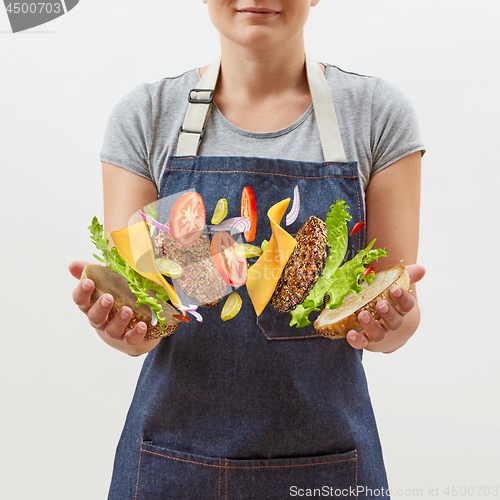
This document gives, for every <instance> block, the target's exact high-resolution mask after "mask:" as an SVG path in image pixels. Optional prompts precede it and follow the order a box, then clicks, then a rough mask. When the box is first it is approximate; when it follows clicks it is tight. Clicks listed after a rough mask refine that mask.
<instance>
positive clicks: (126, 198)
mask: <svg viewBox="0 0 500 500" xmlns="http://www.w3.org/2000/svg"><path fill="white" fill-rule="evenodd" d="M102 174H103V186H104V231H105V232H110V233H111V231H116V230H118V229H122V228H124V227H126V226H128V225H129V220H130V217H131V216H132V215H133V214H134V213H135V212H137V210H140V209H142V208H143V207H145V206H146V205H147V204H148V203H151V202H153V201H156V199H157V198H158V192H157V190H156V186H155V185H154V184H153V183H152V182H151V181H149V180H147V179H145V178H143V177H141V176H139V175H137V174H134V173H132V172H129V171H127V170H125V169H123V168H120V167H117V166H115V165H111V164H109V163H103V164H102ZM85 264H86V263H85V262H81V261H76V262H72V263H71V264H70V266H69V270H70V272H71V274H72V275H73V276H75V277H76V278H79V277H80V276H81V273H82V270H83V267H84V266H85ZM93 290H94V283H93V281H92V280H89V279H86V280H83V281H81V282H80V283H79V284H78V285H77V287H76V288H75V290H74V291H73V300H74V302H75V303H76V304H77V305H78V307H79V308H80V309H81V310H82V311H83V312H84V313H85V314H86V315H87V317H88V319H89V323H90V325H91V326H92V327H93V328H95V330H96V331H97V333H98V334H99V336H100V337H101V338H102V340H104V342H106V343H107V344H108V345H110V346H111V347H114V348H115V349H118V350H119V351H122V352H124V353H126V354H129V355H131V356H139V355H141V354H144V353H146V352H149V351H151V350H152V349H154V348H155V347H156V346H157V345H158V343H159V341H160V339H155V340H149V341H145V340H144V335H145V334H146V325H145V324H144V323H143V322H140V323H139V324H138V325H137V326H136V327H135V328H133V329H132V330H130V331H128V332H126V333H125V332H124V329H125V327H126V326H127V324H128V322H129V321H130V319H131V318H132V310H131V309H130V308H129V307H127V306H124V307H122V308H121V309H120V312H119V313H118V314H117V315H116V317H115V318H114V319H113V320H112V321H110V322H108V314H109V311H110V310H111V307H112V306H113V296H112V295H110V294H108V293H106V294H104V295H102V296H101V297H100V298H99V300H98V301H97V302H96V303H95V304H94V305H93V306H92V307H90V296H91V295H92V291H93Z"/></svg>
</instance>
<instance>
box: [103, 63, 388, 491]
mask: <svg viewBox="0 0 500 500" xmlns="http://www.w3.org/2000/svg"><path fill="white" fill-rule="evenodd" d="M219 64H220V60H217V61H215V62H214V63H213V64H212V65H210V67H209V69H208V70H207V71H206V73H205V74H204V76H203V78H202V80H201V81H200V84H199V89H202V90H199V89H195V90H192V91H191V92H190V95H189V100H190V104H189V107H188V112H187V114H186V119H185V121H184V125H183V127H182V129H181V132H180V136H179V144H178V149H177V154H176V155H175V156H171V157H169V158H168V159H167V161H166V165H165V169H164V172H163V174H162V179H161V189H160V192H159V206H158V214H159V218H160V219H162V221H163V222H164V223H165V222H166V221H167V220H168V214H169V206H168V203H169V202H168V201H167V200H169V199H170V203H171V200H172V196H173V197H174V198H175V196H176V195H177V194H178V193H180V192H184V191H196V192H198V193H199V194H201V196H202V198H203V201H204V203H205V207H206V212H207V218H208V220H209V219H210V217H211V214H212V213H213V210H214V208H215V206H216V203H217V201H218V200H219V199H220V198H226V199H227V202H228V214H227V218H230V217H238V216H240V201H241V193H242V189H243V188H244V187H245V186H251V187H252V189H253V191H254V193H255V197H256V202H257V211H258V222H257V234H256V238H255V242H254V243H255V244H257V245H259V244H260V242H262V241H263V240H264V239H269V237H270V235H271V229H270V224H269V220H268V219H267V216H266V213H267V210H268V209H269V208H270V207H271V205H273V204H275V203H277V202H279V201H281V200H283V199H284V198H287V197H291V198H293V190H294V188H295V186H297V185H298V186H299V192H300V195H301V205H300V212H299V216H298V218H297V220H296V221H295V222H294V223H293V224H292V225H290V226H287V227H286V230H287V231H288V232H289V233H290V234H292V235H294V234H295V233H296V232H297V230H298V229H299V228H300V227H301V225H302V224H303V223H304V221H305V220H306V219H307V218H308V217H309V216H311V215H317V216H318V217H320V218H321V219H323V220H325V217H326V214H327V212H328V209H329V207H330V205H332V204H333V203H335V201H336V200H337V198H340V199H343V200H345V201H346V203H347V205H348V206H349V207H350V210H349V212H350V214H351V215H352V220H351V221H350V222H349V223H348V229H349V232H350V230H351V229H352V227H353V225H354V224H355V223H356V222H358V221H364V220H365V210H364V202H363V197H362V193H361V185H360V180H359V176H358V168H357V163H356V162H347V161H346V160H345V156H344V152H343V147H342V142H341V139H340V133H339V128H338V123H337V119H336V116H335V110H334V107H333V101H332V98H331V93H330V90H329V88H328V85H327V83H326V80H325V79H324V77H323V74H322V72H321V70H320V69H319V66H318V65H317V63H314V62H313V61H311V59H310V58H309V57H307V58H306V67H307V73H308V81H309V87H310V90H311V96H312V100H313V106H314V111H315V115H316V119H317V121H318V127H319V130H320V138H321V141H322V146H323V153H324V157H325V162H323V163H317V162H302V161H289V160H281V159H268V158H258V157H255V158H253V157H217V156H215V157H214V156H197V155H196V153H197V151H198V147H199V145H200V142H201V140H202V138H203V131H204V126H205V123H206V117H207V115H208V112H209V110H210V101H211V98H212V95H213V92H212V90H213V89H214V88H215V83H216V79H217V75H218V73H219ZM281 225H282V226H283V227H285V225H284V221H283V223H282V224H281ZM364 237H365V233H364V231H362V232H360V233H358V234H356V235H354V236H351V237H350V238H349V247H348V252H347V256H346V258H348V259H351V258H352V257H353V256H354V255H355V254H356V253H357V252H358V251H359V250H361V249H362V248H364ZM236 291H237V293H238V294H239V295H240V296H241V298H242V308H241V310H240V312H239V313H238V314H237V315H236V316H235V317H234V318H232V319H231V320H229V321H225V322H223V321H222V320H221V317H220V315H221V309H222V306H223V304H224V300H225V299H223V300H222V302H221V303H220V304H219V305H218V306H216V307H214V308H200V309H198V311H200V312H201V313H202V315H203V320H204V321H203V323H199V322H197V321H195V320H193V319H192V320H191V322H190V323H189V324H181V326H180V327H179V329H178V330H177V331H176V332H175V333H174V334H173V335H171V336H170V337H167V338H164V339H162V340H161V342H160V343H159V345H158V346H157V347H156V348H155V349H154V350H153V351H152V352H150V353H149V354H148V356H147V358H146V360H145V362H144V365H143V368H142V372H141V375H140V377H139V381H138V385H137V389H136V392H135V395H134V398H133V401H132V404H131V408H130V410H129V413H128V416H127V420H126V424H125V428H124V430H123V433H122V436H121V439H120V442H119V445H118V448H117V454H116V459H115V466H114V472H113V478H112V484H111V489H110V494H109V499H112V500H128V499H137V500H146V499H148V500H153V499H154V500H156V499H177V500H179V499H190V500H205V499H206V500H214V499H224V500H226V499H227V500H229V499H232V500H242V499H264V500H274V499H284V498H289V497H293V496H313V495H314V496H320V494H321V496H323V497H332V498H358V499H361V498H372V497H373V496H376V497H377V498H389V497H388V494H387V488H388V487H387V481H386V475H385V469H384V464H383V458H382V451H381V447H380V443H379V438H378V433H377V428H376V424H375V419H374V415H373V411H372V406H371V403H370V398H369V395H368V389H367V384H366V380H365V374H364V370H363V367H362V363H361V353H360V352H358V351H357V350H356V349H353V348H352V347H351V346H350V345H349V344H348V343H347V341H346V340H345V339H337V340H332V339H328V338H324V337H321V336H319V335H318V334H317V333H316V331H315V329H314V327H313V325H312V324H311V325H308V326H307V327H304V328H296V327H290V326H289V322H290V320H291V316H290V314H288V313H279V312H277V311H275V310H274V308H273V307H272V305H271V304H270V303H269V304H268V305H267V306H266V308H265V309H264V311H263V313H262V314H261V315H260V316H259V317H257V315H256V313H255V310H254V308H253V307H252V304H251V301H250V299H249V296H248V293H247V291H246V287H245V286H242V287H240V288H238V289H237V290H236ZM228 292H231V289H230V287H229V286H228ZM314 314H317V313H313V315H314ZM310 319H312V318H310ZM313 321H314V319H313Z"/></svg>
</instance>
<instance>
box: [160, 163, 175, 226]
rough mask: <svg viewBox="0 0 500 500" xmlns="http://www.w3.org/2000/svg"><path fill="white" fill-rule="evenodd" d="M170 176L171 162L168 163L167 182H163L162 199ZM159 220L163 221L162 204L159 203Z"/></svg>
mask: <svg viewBox="0 0 500 500" xmlns="http://www.w3.org/2000/svg"><path fill="white" fill-rule="evenodd" d="M171 175H172V162H170V166H169V168H168V176H167V181H166V182H165V186H164V187H163V194H162V198H165V193H166V192H167V186H168V181H169V180H170V176H171ZM159 220H163V203H160V217H159Z"/></svg>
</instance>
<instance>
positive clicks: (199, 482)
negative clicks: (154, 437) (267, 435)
mask: <svg viewBox="0 0 500 500" xmlns="http://www.w3.org/2000/svg"><path fill="white" fill-rule="evenodd" d="M356 473H357V458H356V451H355V450H354V451H349V452H347V453H341V454H335V455H321V456H314V457H300V458H275V459H259V460H234V459H228V458H211V457H204V456H199V455H193V454H191V453H184V452H180V451H174V450H169V449H167V448H162V447H158V446H155V445H154V444H153V443H151V442H146V441H144V442H142V444H141V454H140V461H139V468H138V473H137V488H136V495H135V498H136V500H158V499H160V498H161V499H162V500H163V499H178V500H181V499H186V500H192V499H193V498H196V499H197V500H205V499H206V500H214V499H223V500H254V499H259V500H260V499H264V498H265V499H266V500H278V499H279V500H281V499H283V498H289V497H293V496H298V497H300V496H323V497H328V496H330V497H332V498H335V497H336V496H337V497H340V498H355V494H356V488H357V484H356Z"/></svg>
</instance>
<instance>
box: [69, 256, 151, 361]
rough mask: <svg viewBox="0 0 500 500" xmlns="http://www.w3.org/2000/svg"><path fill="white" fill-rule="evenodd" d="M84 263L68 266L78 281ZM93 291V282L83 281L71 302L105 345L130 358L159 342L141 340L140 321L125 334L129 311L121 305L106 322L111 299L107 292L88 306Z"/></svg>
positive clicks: (144, 329)
mask: <svg viewBox="0 0 500 500" xmlns="http://www.w3.org/2000/svg"><path fill="white" fill-rule="evenodd" d="M87 264H88V262H84V261H81V260H76V261H73V262H71V263H70V264H69V266H68V269H69V272H70V273H71V274H72V275H73V276H74V277H75V278H77V279H80V278H81V275H82V272H83V268H84V267H85V266H86V265H87ZM93 291H94V282H93V281H92V280H90V279H84V280H82V281H80V282H79V283H78V285H77V286H76V288H75V289H74V290H73V302H74V303H75V304H76V305H77V306H78V307H79V308H80V310H81V311H82V312H83V313H84V314H85V315H86V316H87V318H88V319H89V323H90V325H91V326H92V328H95V330H96V332H97V333H98V334H99V337H101V339H102V340H104V342H106V344H108V345H110V346H111V347H114V348H115V349H118V350H119V351H122V352H124V353H126V354H128V355H130V356H140V355H141V354H145V353H147V352H149V351H151V350H153V349H154V348H155V347H156V346H157V345H158V343H159V342H160V339H155V340H144V335H145V334H146V330H147V326H146V324H145V323H144V322H142V321H141V322H140V323H138V324H137V325H136V326H135V327H134V328H133V329H132V330H129V331H128V332H125V327H126V326H127V325H128V323H129V321H130V319H131V318H132V309H130V307H127V306H123V307H122V308H121V309H120V311H119V312H118V314H117V315H116V316H115V317H114V318H113V320H112V321H108V314H109V311H110V310H111V308H112V306H113V302H114V299H113V296H112V295H110V294H109V293H105V294H104V295H101V297H99V299H98V300H97V302H96V303H95V304H94V305H93V306H92V307H91V306H90V297H91V295H92V292H93Z"/></svg>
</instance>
